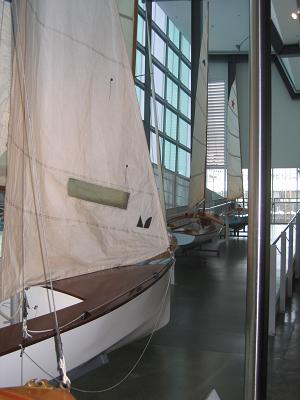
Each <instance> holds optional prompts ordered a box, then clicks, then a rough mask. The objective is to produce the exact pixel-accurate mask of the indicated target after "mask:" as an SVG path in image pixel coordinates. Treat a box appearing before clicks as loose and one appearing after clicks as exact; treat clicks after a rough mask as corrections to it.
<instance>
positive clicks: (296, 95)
mask: <svg viewBox="0 0 300 400" xmlns="http://www.w3.org/2000/svg"><path fill="white" fill-rule="evenodd" d="M274 64H275V65H276V68H277V71H278V72H279V75H280V76H281V79H282V80H283V83H284V85H285V87H286V89H287V91H288V92H289V94H290V96H291V98H292V99H294V100H300V93H299V92H297V91H296V89H295V87H294V85H293V84H292V82H291V80H290V79H289V75H288V73H287V71H286V69H285V68H284V67H283V65H282V63H281V62H280V59H279V57H274Z"/></svg>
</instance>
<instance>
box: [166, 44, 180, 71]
mask: <svg viewBox="0 0 300 400" xmlns="http://www.w3.org/2000/svg"><path fill="white" fill-rule="evenodd" d="M178 69H179V58H178V56H177V55H176V53H174V51H173V50H172V49H171V48H170V47H168V70H169V71H170V72H172V74H173V75H174V76H176V78H178Z"/></svg>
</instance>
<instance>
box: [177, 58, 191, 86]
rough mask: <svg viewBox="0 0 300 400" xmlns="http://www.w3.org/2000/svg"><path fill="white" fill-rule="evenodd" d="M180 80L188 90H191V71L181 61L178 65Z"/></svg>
mask: <svg viewBox="0 0 300 400" xmlns="http://www.w3.org/2000/svg"><path fill="white" fill-rule="evenodd" d="M180 80H181V82H182V83H183V84H184V85H185V86H186V87H187V88H188V89H191V70H190V68H189V67H188V66H187V65H186V63H184V62H182V61H181V63H180Z"/></svg>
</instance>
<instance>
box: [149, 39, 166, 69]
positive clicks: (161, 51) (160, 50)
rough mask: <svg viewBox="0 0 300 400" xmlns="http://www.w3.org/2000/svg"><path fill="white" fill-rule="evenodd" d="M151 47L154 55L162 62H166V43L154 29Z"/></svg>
mask: <svg viewBox="0 0 300 400" xmlns="http://www.w3.org/2000/svg"><path fill="white" fill-rule="evenodd" d="M151 47H152V54H153V55H154V57H155V58H156V59H157V60H158V61H160V62H161V63H162V64H165V56H166V43H165V42H164V41H163V40H162V39H161V37H160V36H159V35H158V34H157V33H155V32H154V31H152V42H151Z"/></svg>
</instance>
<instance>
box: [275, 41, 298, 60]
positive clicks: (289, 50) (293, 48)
mask: <svg viewBox="0 0 300 400" xmlns="http://www.w3.org/2000/svg"><path fill="white" fill-rule="evenodd" d="M279 55H280V57H299V56H300V46H299V43H296V44H285V45H284V46H283V48H282V50H281V52H280V53H279Z"/></svg>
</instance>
